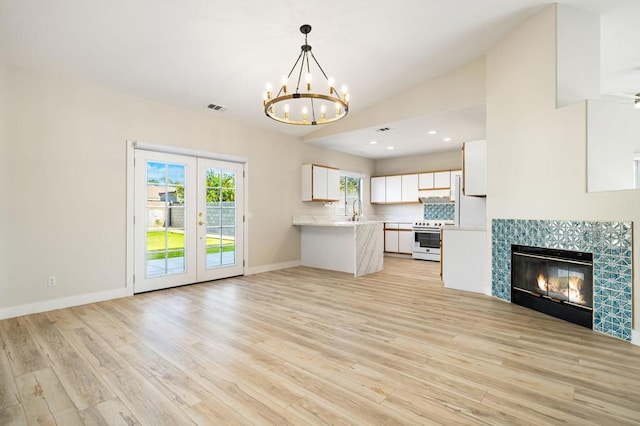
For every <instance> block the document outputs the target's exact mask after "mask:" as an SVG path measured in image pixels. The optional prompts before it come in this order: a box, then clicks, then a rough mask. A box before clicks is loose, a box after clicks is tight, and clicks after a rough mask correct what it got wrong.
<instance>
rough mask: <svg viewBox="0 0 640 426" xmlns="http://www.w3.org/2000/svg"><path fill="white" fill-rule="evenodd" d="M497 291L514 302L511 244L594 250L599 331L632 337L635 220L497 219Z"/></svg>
mask: <svg viewBox="0 0 640 426" xmlns="http://www.w3.org/2000/svg"><path fill="white" fill-rule="evenodd" d="M491 233H492V237H491V254H492V261H491V263H492V265H491V266H492V267H491V281H492V286H491V293H492V294H493V296H495V297H498V298H500V299H503V300H506V301H509V302H510V301H511V245H512V244H517V245H525V246H533V247H544V248H556V249H563V250H574V251H582V252H589V253H593V329H594V330H595V331H598V332H601V333H605V334H608V335H610V336H614V337H617V338H620V339H623V340H627V341H630V340H631V330H632V322H631V321H632V315H633V310H632V308H633V307H632V300H633V298H632V288H633V273H632V264H633V255H632V251H633V247H632V245H633V241H632V234H633V230H632V223H631V222H590V221H561V220H520V219H494V220H493V221H492V223H491Z"/></svg>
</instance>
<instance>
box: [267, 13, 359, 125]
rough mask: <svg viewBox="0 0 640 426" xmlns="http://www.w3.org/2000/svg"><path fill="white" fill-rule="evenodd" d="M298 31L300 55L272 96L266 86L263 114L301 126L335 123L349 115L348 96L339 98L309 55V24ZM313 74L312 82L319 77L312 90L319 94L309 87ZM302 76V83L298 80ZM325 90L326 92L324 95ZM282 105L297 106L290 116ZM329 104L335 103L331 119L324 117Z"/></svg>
mask: <svg viewBox="0 0 640 426" xmlns="http://www.w3.org/2000/svg"><path fill="white" fill-rule="evenodd" d="M300 32H301V33H302V34H304V44H303V45H302V46H301V51H300V54H299V56H298V59H297V60H296V61H295V63H294V64H293V67H292V68H291V71H289V74H288V75H286V76H284V77H282V79H281V80H282V85H281V86H280V88H279V89H278V91H277V93H275V97H274V93H273V92H272V90H273V89H272V87H271V85H270V84H269V85H268V86H267V91H266V92H265V94H264V100H263V107H264V112H265V115H266V116H267V117H269V118H271V119H273V120H276V121H279V122H281V123H286V124H297V125H305V126H308V125H316V124H327V123H332V122H334V121H338V120H340V119H342V118H344V117H346V116H347V114H348V112H349V95H348V94H343V95H342V96H341V94H340V93H339V92H338V91H337V90H336V88H335V83H334V80H333V78H329V77H327V74H326V72H325V71H324V70H323V69H322V66H321V65H320V63H319V62H318V59H317V58H316V57H315V55H314V53H313V52H312V50H311V46H310V45H309V44H308V42H307V37H308V34H309V33H310V32H311V25H302V26H301V27H300ZM313 74H315V78H316V79H317V78H320V80H321V82H320V86H317V85H316V87H320V92H314V91H313V85H312V84H311V82H312V79H313ZM303 75H304V78H305V81H304V82H303V81H302V78H303ZM322 78H324V79H325V80H326V82H327V86H324V82H323V81H322ZM290 79H293V81H292V82H291V87H293V88H294V89H292V90H291V91H289V86H290V85H289V80H290ZM305 83H306V84H305ZM305 86H306V90H305ZM345 87H346V86H345ZM345 90H346V89H345ZM327 91H328V92H329V93H328V94H327ZM345 93H346V92H345ZM285 102H287V103H292V104H297V105H293V112H291V113H290V109H289V106H288V104H287V105H285ZM331 102H333V103H335V109H336V114H335V116H331V117H327V110H328V109H330V108H331ZM277 104H281V105H283V106H284V108H278V107H276V105H277ZM298 111H300V112H298Z"/></svg>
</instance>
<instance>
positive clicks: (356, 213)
mask: <svg viewBox="0 0 640 426" xmlns="http://www.w3.org/2000/svg"><path fill="white" fill-rule="evenodd" d="M356 204H358V209H357V210H356ZM352 211H353V214H352V215H351V221H352V222H355V221H356V220H358V219H357V218H358V217H359V216H362V200H360V198H356V199H355V200H353V206H352Z"/></svg>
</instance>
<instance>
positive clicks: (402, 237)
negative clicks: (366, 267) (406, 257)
mask: <svg viewBox="0 0 640 426" xmlns="http://www.w3.org/2000/svg"><path fill="white" fill-rule="evenodd" d="M384 251H385V252H386V253H402V254H411V252H412V251H413V228H412V227H411V224H410V223H397V222H387V223H385V224H384Z"/></svg>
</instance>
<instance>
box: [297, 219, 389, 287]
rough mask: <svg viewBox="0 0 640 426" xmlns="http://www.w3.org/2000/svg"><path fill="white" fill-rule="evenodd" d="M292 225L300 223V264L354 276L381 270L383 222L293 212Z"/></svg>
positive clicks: (382, 263) (382, 264)
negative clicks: (300, 214)
mask: <svg viewBox="0 0 640 426" xmlns="http://www.w3.org/2000/svg"><path fill="white" fill-rule="evenodd" d="M293 225H297V226H300V227H301V246H302V247H301V260H302V265H303V266H310V267H313V268H321V269H329V270H332V271H340V272H348V273H352V274H353V275H354V276H356V277H360V276H363V275H367V274H371V273H374V272H379V271H382V269H383V266H384V261H383V258H384V233H383V224H382V222H376V221H332V220H331V218H321V219H319V218H318V217H316V216H313V217H312V216H303V217H297V216H294V218H293Z"/></svg>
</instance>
